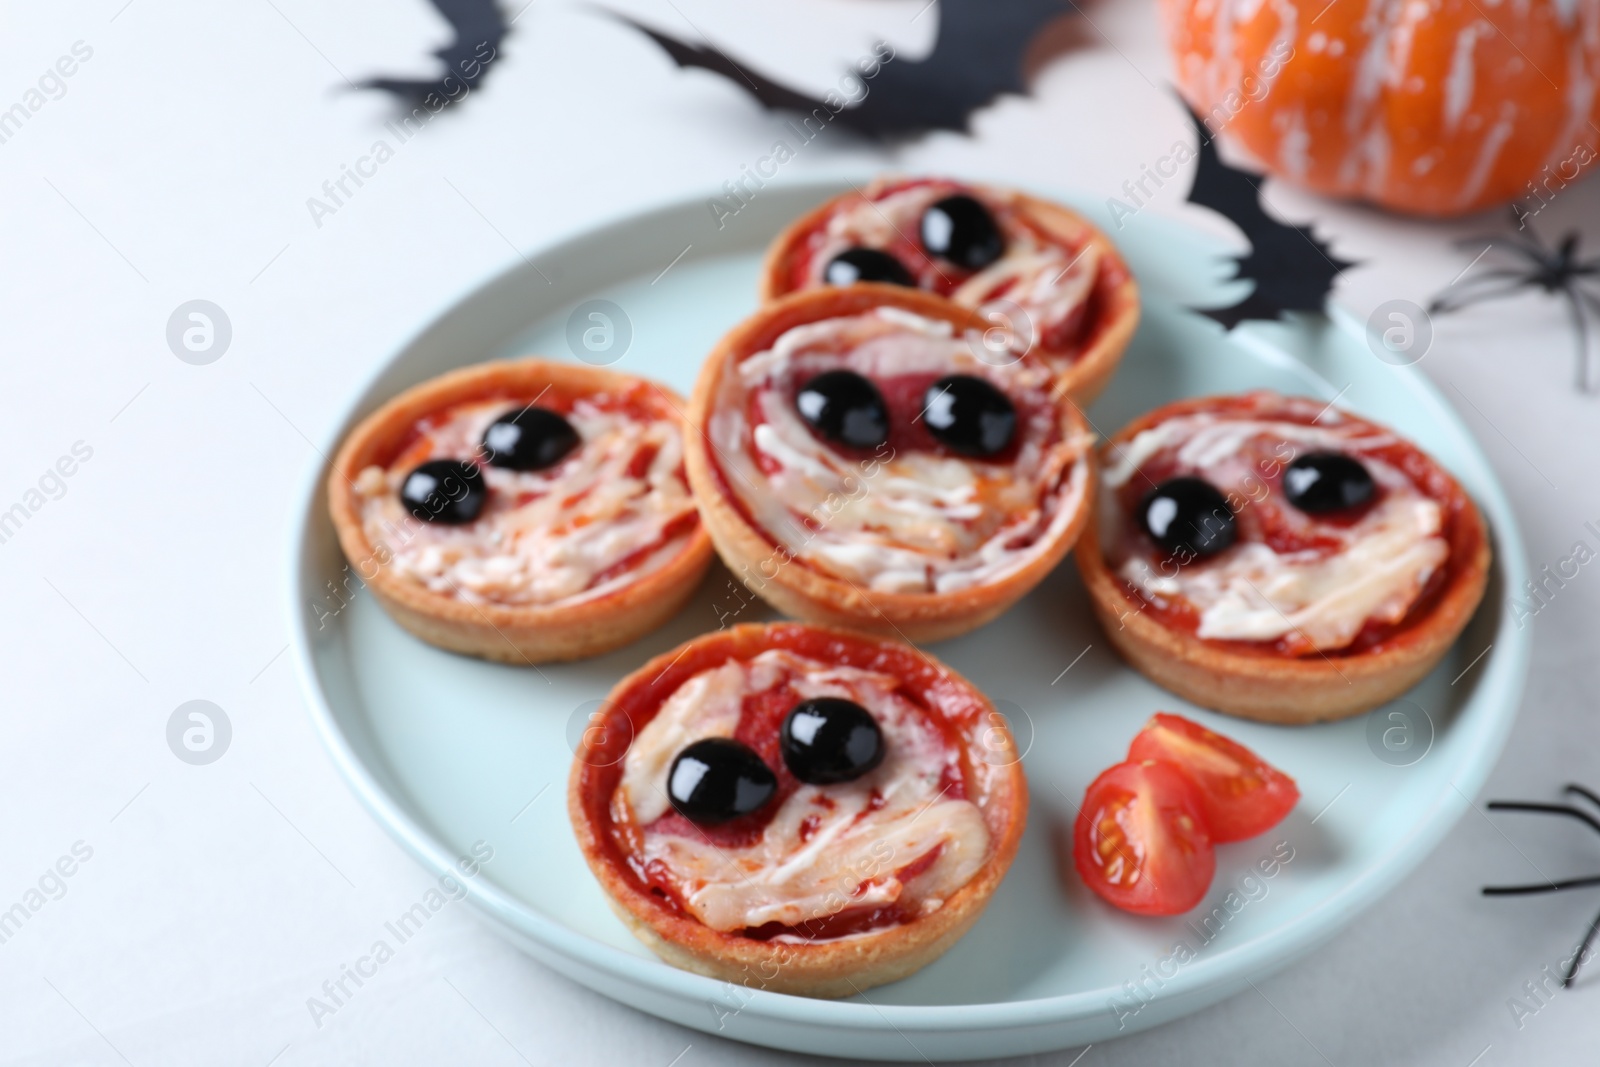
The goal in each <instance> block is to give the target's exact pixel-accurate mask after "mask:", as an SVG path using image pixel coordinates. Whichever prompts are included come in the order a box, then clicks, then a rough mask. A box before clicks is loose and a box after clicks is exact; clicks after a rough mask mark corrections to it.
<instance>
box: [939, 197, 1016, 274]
mask: <svg viewBox="0 0 1600 1067" xmlns="http://www.w3.org/2000/svg"><path fill="white" fill-rule="evenodd" d="M922 247H923V248H925V249H927V250H928V254H929V255H931V256H938V257H940V258H941V259H948V260H949V261H950V262H952V263H954V264H955V265H956V266H958V267H965V268H967V269H968V270H982V269H983V268H985V267H987V266H988V265H989V264H991V263H993V262H994V261H995V260H997V259H999V258H1000V257H1001V256H1003V255H1005V251H1006V239H1005V237H1004V236H1003V235H1002V234H1001V233H1000V225H999V223H997V222H995V221H994V216H993V215H991V214H989V209H988V208H986V207H984V206H983V205H982V204H980V203H978V202H977V201H976V200H974V199H973V198H972V197H970V196H967V195H965V194H958V195H956V196H947V197H945V198H944V199H943V200H940V201H939V202H938V203H936V204H933V205H931V206H930V207H929V208H928V210H926V211H924V212H923V213H922Z"/></svg>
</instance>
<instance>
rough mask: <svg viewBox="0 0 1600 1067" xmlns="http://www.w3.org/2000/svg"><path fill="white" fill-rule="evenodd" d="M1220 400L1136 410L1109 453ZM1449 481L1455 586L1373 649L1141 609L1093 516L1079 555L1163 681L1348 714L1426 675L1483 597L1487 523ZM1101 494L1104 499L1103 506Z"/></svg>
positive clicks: (1227, 702)
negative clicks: (1247, 637) (1455, 508)
mask: <svg viewBox="0 0 1600 1067" xmlns="http://www.w3.org/2000/svg"><path fill="white" fill-rule="evenodd" d="M1213 399H1216V398H1201V399H1197V400H1185V401H1179V402H1177V403H1175V404H1169V405H1167V406H1165V407H1162V408H1158V409H1157V410H1155V411H1151V412H1148V413H1146V414H1145V415H1143V416H1141V417H1139V418H1138V419H1135V420H1134V421H1133V422H1131V423H1129V424H1128V425H1127V426H1125V427H1123V428H1122V429H1121V430H1120V431H1118V432H1117V433H1116V434H1114V435H1113V436H1112V437H1111V438H1110V439H1109V440H1107V441H1106V442H1105V443H1104V444H1103V445H1102V446H1101V448H1100V450H1099V452H1100V456H1101V458H1102V461H1104V459H1105V457H1107V456H1109V455H1111V454H1113V452H1114V450H1115V449H1117V448H1118V447H1119V446H1120V445H1123V444H1126V443H1127V442H1128V441H1130V440H1131V439H1132V438H1133V437H1134V436H1135V435H1136V434H1138V433H1139V432H1140V431H1141V430H1144V429H1147V428H1149V427H1151V426H1154V425H1156V424H1157V423H1159V422H1162V421H1164V420H1166V419H1167V418H1170V417H1172V416H1174V415H1178V414H1183V413H1186V412H1189V411H1194V410H1201V409H1202V408H1203V405H1205V404H1207V403H1209V402H1210V401H1211V400H1213ZM1350 417H1351V418H1354V416H1350ZM1359 421H1362V422H1366V420H1359ZM1368 425H1374V424H1371V423H1368ZM1396 436H1398V435H1396ZM1402 440H1403V438H1402ZM1413 447H1415V446H1413ZM1446 477H1447V478H1448V475H1447V474H1446ZM1450 485H1451V486H1453V487H1454V488H1455V489H1456V491H1457V492H1458V493H1459V494H1460V499H1461V500H1462V501H1463V503H1464V507H1462V508H1461V509H1460V511H1459V512H1458V513H1457V515H1456V521H1458V522H1459V523H1461V524H1462V526H1461V528H1460V540H1461V542H1462V543H1464V544H1466V545H1467V546H1469V547H1468V550H1467V553H1466V555H1465V557H1464V558H1452V559H1451V560H1450V561H1449V565H1450V571H1449V577H1448V580H1447V583H1446V585H1445V586H1444V588H1443V589H1442V590H1441V591H1440V592H1439V594H1438V595H1437V596H1436V597H1434V598H1432V599H1431V601H1430V603H1428V604H1427V605H1425V606H1423V607H1422V608H1421V609H1420V612H1414V615H1415V617H1412V616H1408V617H1407V619H1406V620H1405V622H1404V624H1403V625H1402V627H1401V628H1400V629H1399V630H1398V631H1397V632H1396V633H1395V634H1394V635H1393V636H1392V637H1390V638H1388V639H1386V640H1384V641H1383V642H1382V643H1380V644H1379V645H1378V646H1377V647H1376V648H1373V649H1369V650H1364V651H1357V652H1352V653H1330V654H1326V655H1324V654H1318V653H1315V652H1312V653H1310V654H1306V655H1300V656H1292V655H1288V654H1284V653H1280V652H1277V651H1275V650H1273V649H1270V648H1263V649H1260V650H1257V649H1252V648H1248V647H1242V646H1241V645H1239V644H1238V643H1234V642H1218V641H1211V640H1205V639H1202V638H1199V637H1196V636H1195V635H1193V634H1191V633H1186V632H1183V631H1181V630H1177V629H1174V628H1173V627H1170V626H1168V625H1166V624H1165V623H1164V622H1162V621H1161V620H1160V619H1159V618H1158V617H1157V616H1156V614H1155V613H1153V612H1149V611H1145V610H1142V607H1143V603H1142V601H1141V599H1140V598H1139V597H1138V596H1137V595H1136V594H1135V593H1134V592H1133V591H1131V590H1130V589H1129V588H1128V587H1127V584H1126V583H1125V582H1124V581H1123V579H1121V578H1120V577H1118V576H1117V575H1116V574H1115V573H1113V572H1112V570H1111V569H1110V567H1109V566H1108V565H1107V563H1106V559H1105V554H1104V552H1103V549H1102V546H1101V545H1100V523H1099V522H1098V521H1094V522H1090V523H1089V524H1088V528H1087V529H1086V530H1085V531H1084V534H1083V536H1082V537H1081V538H1080V539H1079V541H1078V545H1077V551H1076V552H1075V553H1074V554H1075V556H1076V559H1077V565H1078V572H1079V574H1080V575H1081V576H1082V578H1083V584H1084V587H1085V588H1086V589H1087V590H1088V593H1089V600H1090V602H1091V604H1092V605H1093V607H1094V612H1095V616H1096V617H1097V618H1098V619H1099V621H1100V625H1101V627H1102V628H1103V629H1104V630H1105V632H1106V636H1107V637H1108V638H1109V639H1110V641H1111V644H1112V646H1113V647H1114V648H1116V649H1117V651H1118V652H1120V653H1121V654H1122V656H1123V658H1124V659H1126V660H1127V661H1128V662H1129V663H1130V664H1131V665H1132V666H1133V667H1134V668H1135V669H1136V670H1138V671H1139V672H1140V673H1141V674H1143V675H1144V676H1145V677H1147V678H1149V679H1150V680H1151V681H1153V682H1155V683H1156V684H1157V685H1159V686H1161V687H1163V688H1165V689H1169V690H1171V691H1172V692H1174V693H1176V694H1178V695H1179V696H1181V697H1183V698H1184V699H1186V700H1189V701H1191V702H1193V703H1195V704H1198V705H1200V706H1201V707H1205V708H1211V709H1213V710H1216V711H1221V712H1226V713H1227V714H1230V715H1237V716H1239V717H1240V718H1245V719H1255V720H1258V721H1260V722H1271V723H1280V724H1288V725H1302V724H1306V723H1314V722H1322V721H1326V720H1331V719H1342V718H1348V717H1349V716H1352V715H1358V714H1360V713H1362V712H1365V711H1370V710H1371V709H1372V708H1375V707H1377V706H1379V705H1381V704H1383V703H1386V702H1387V701H1390V700H1393V699H1394V698H1395V697H1397V696H1399V695H1401V694H1402V693H1404V692H1406V691H1407V690H1408V689H1410V688H1411V687H1412V686H1414V685H1416V684H1417V683H1418V682H1419V681H1421V680H1422V679H1423V678H1424V677H1425V676H1426V675H1427V674H1428V672H1429V671H1431V670H1433V668H1434V667H1435V666H1436V665H1437V664H1438V662H1439V661H1440V660H1441V659H1442V658H1443V657H1444V655H1445V653H1446V652H1447V651H1449V649H1450V646H1451V645H1453V644H1454V643H1455V641H1456V638H1457V637H1459V636H1460V635H1461V631H1462V630H1463V629H1465V627H1466V625H1467V623H1468V622H1469V621H1470V620H1471V618H1472V615H1473V612H1475V611H1476V610H1477V607H1478V604H1479V602H1480V601H1481V600H1482V599H1483V594H1484V589H1485V587H1486V585H1487V582H1488V575H1489V564H1490V548H1489V539H1488V536H1487V531H1486V528H1485V526H1484V523H1483V518H1482V516H1481V514H1480V513H1479V511H1478V509H1477V506H1476V505H1475V504H1474V503H1473V502H1472V500H1471V498H1470V497H1468V496H1467V495H1466V494H1465V492H1463V491H1461V490H1460V487H1459V485H1458V484H1457V483H1456V482H1455V481H1454V479H1450ZM1101 503H1102V501H1101V500H1099V499H1098V498H1097V501H1096V507H1097V508H1098V507H1099V506H1101ZM1454 552H1455V550H1454V549H1452V553H1453V554H1454Z"/></svg>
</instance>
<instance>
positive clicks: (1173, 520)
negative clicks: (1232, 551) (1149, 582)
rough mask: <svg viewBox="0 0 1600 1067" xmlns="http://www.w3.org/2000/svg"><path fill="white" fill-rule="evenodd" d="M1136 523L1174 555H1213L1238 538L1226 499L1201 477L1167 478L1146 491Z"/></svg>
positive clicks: (1140, 503) (1201, 556)
mask: <svg viewBox="0 0 1600 1067" xmlns="http://www.w3.org/2000/svg"><path fill="white" fill-rule="evenodd" d="M1139 523H1140V525H1142V526H1143V527H1144V532H1145V533H1147V534H1149V535H1150V538H1151V540H1153V541H1155V543H1156V544H1158V545H1160V546H1161V547H1162V548H1163V549H1165V550H1166V551H1167V552H1170V553H1173V554H1174V555H1186V556H1194V557H1199V558H1204V557H1206V556H1215V555H1216V554H1217V553H1218V552H1221V551H1222V550H1224V549H1226V548H1227V547H1228V546H1230V545H1232V544H1233V542H1234V539H1235V538H1236V537H1238V536H1239V526H1238V522H1237V520H1235V519H1234V517H1233V509H1232V508H1230V507H1228V501H1227V499H1226V498H1225V497H1223V495H1222V493H1221V492H1219V491H1218V489H1217V487H1216V486H1214V485H1212V484H1211V483H1210V482H1208V481H1205V480H1204V479H1201V478H1170V479H1168V480H1167V481H1164V482H1162V483H1161V484H1160V485H1158V486H1156V487H1155V488H1154V489H1152V490H1150V491H1149V492H1148V493H1146V494H1145V495H1144V499H1143V500H1141V501H1140V502H1139Z"/></svg>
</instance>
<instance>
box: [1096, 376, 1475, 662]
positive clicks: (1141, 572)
mask: <svg viewBox="0 0 1600 1067" xmlns="http://www.w3.org/2000/svg"><path fill="white" fill-rule="evenodd" d="M1313 407H1314V405H1313ZM1257 439H1265V440H1266V441H1270V442H1272V447H1271V448H1270V449H1269V452H1270V454H1271V456H1272V457H1273V458H1272V459H1271V460H1269V461H1268V463H1269V465H1270V464H1277V465H1279V466H1282V465H1286V464H1287V463H1288V462H1289V461H1290V460H1292V459H1293V458H1294V457H1295V456H1297V455H1304V454H1307V453H1310V452H1318V451H1339V452H1349V453H1352V454H1356V455H1358V458H1359V459H1360V460H1361V462H1362V464H1363V465H1364V466H1365V467H1366V468H1367V471H1368V473H1370V474H1371V475H1372V477H1373V480H1374V481H1375V482H1376V483H1377V484H1378V487H1379V490H1380V493H1381V494H1382V499H1381V500H1379V501H1378V503H1376V504H1374V505H1372V506H1371V507H1370V509H1369V510H1368V511H1367V512H1366V514H1364V515H1363V516H1362V517H1361V518H1360V519H1359V520H1358V521H1356V522H1354V523H1352V524H1350V525H1338V524H1332V523H1326V522H1319V521H1318V520H1317V518H1316V516H1313V515H1307V514H1305V513H1304V512H1301V511H1299V510H1298V509H1297V508H1295V507H1293V506H1292V505H1290V504H1289V503H1288V502H1287V501H1283V500H1278V501H1276V503H1277V505H1278V506H1279V507H1280V508H1281V511H1282V516H1283V519H1284V520H1285V521H1286V522H1287V523H1288V524H1289V526H1290V529H1291V531H1292V532H1295V533H1309V532H1315V533H1316V534H1317V535H1319V536H1321V537H1326V538H1332V539H1333V540H1334V541H1335V542H1336V547H1333V548H1318V549H1307V550H1303V551H1295V552H1285V553H1279V552H1275V551H1274V550H1273V549H1272V548H1271V547H1269V546H1268V545H1266V544H1264V543H1262V542H1261V541H1259V540H1250V539H1248V538H1247V537H1246V531H1247V530H1248V529H1249V528H1250V525H1251V523H1250V518H1249V515H1248V511H1249V509H1250V507H1251V506H1253V505H1252V501H1253V500H1260V499H1261V496H1262V495H1263V494H1264V493H1265V492H1267V485H1268V478H1267V477H1266V476H1265V472H1263V471H1261V470H1259V469H1258V467H1259V465H1260V461H1259V460H1252V459H1251V458H1250V457H1249V456H1247V455H1246V454H1245V453H1244V451H1243V450H1244V448H1245V446H1246V445H1247V444H1248V443H1250V442H1252V441H1255V440H1257ZM1393 440H1394V439H1393V438H1392V437H1390V436H1388V435H1386V434H1382V433H1376V432H1373V431H1372V430H1370V429H1368V428H1364V427H1361V426H1357V425H1355V424H1353V423H1350V422H1348V421H1346V420H1343V419H1342V418H1340V417H1339V416H1338V415H1337V414H1333V413H1330V415H1329V417H1328V418H1327V423H1326V424H1325V425H1317V426H1310V425H1305V424H1302V423H1298V422H1291V421H1277V420H1272V419H1251V418H1237V417H1226V416H1219V415H1215V414H1209V413H1198V414H1193V415H1184V416H1179V417H1176V418H1172V419H1168V420H1166V421H1165V422H1162V423H1160V424H1158V425H1156V426H1153V427H1151V428H1149V429H1147V430H1144V431H1143V432H1141V433H1139V434H1137V435H1135V436H1134V438H1133V439H1132V440H1131V441H1130V442H1128V443H1127V444H1126V445H1122V446H1120V447H1115V448H1113V449H1112V450H1111V461H1110V462H1109V463H1108V464H1107V466H1106V470H1105V472H1104V476H1103V484H1104V487H1105V488H1104V490H1103V500H1102V507H1101V509H1100V514H1101V523H1102V529H1101V538H1102V542H1103V543H1104V544H1105V545H1107V546H1108V551H1111V552H1114V551H1115V548H1114V547H1113V546H1119V545H1126V544H1127V543H1128V539H1129V537H1130V536H1131V534H1130V531H1129V530H1128V529H1127V527H1126V523H1127V522H1128V521H1129V520H1128V518H1127V517H1126V516H1124V515H1123V514H1122V511H1121V508H1119V507H1118V506H1116V504H1115V503H1114V501H1113V492H1114V490H1116V489H1117V488H1118V487H1120V486H1122V485H1124V484H1126V483H1127V482H1128V481H1129V480H1130V479H1131V478H1133V477H1135V476H1136V475H1137V472H1138V471H1139V470H1140V468H1141V467H1143V466H1144V464H1145V463H1146V462H1148V461H1149V460H1150V459H1151V458H1152V457H1154V456H1155V455H1157V454H1158V453H1162V452H1166V451H1169V450H1170V451H1172V452H1173V454H1174V456H1175V458H1176V461H1177V463H1178V465H1179V467H1180V469H1181V470H1183V471H1184V472H1186V473H1192V474H1194V475H1196V476H1198V477H1202V478H1204V479H1206V480H1207V481H1209V482H1210V483H1212V484H1213V485H1215V486H1216V487H1217V488H1218V489H1220V490H1221V491H1222V492H1223V493H1224V494H1225V495H1226V494H1230V493H1232V494H1234V499H1235V500H1236V501H1238V502H1239V505H1240V506H1239V507H1238V508H1237V510H1238V511H1239V513H1240V516H1239V529H1240V534H1241V540H1240V542H1239V543H1238V544H1236V545H1235V546H1234V547H1233V548H1231V549H1228V550H1227V551H1225V552H1223V553H1222V554H1221V555H1219V556H1216V557H1213V558H1211V559H1207V560H1198V561H1193V562H1189V563H1185V564H1182V565H1181V566H1180V565H1179V564H1177V563H1176V562H1173V561H1170V560H1155V561H1152V560H1148V559H1145V558H1142V557H1141V556H1140V555H1138V554H1137V553H1134V554H1129V555H1128V556H1127V558H1125V559H1122V560H1121V561H1120V563H1117V564H1115V567H1116V571H1117V573H1118V574H1119V575H1121V577H1123V578H1124V579H1126V580H1127V581H1128V582H1130V583H1131V584H1132V585H1133V586H1134V588H1136V589H1137V590H1139V592H1140V593H1142V594H1143V595H1144V596H1146V597H1147V598H1149V599H1152V600H1158V601H1159V600H1172V599H1174V598H1181V599H1183V600H1186V601H1188V602H1189V603H1190V604H1192V605H1193V606H1194V607H1195V608H1196V609H1197V610H1198V611H1199V613H1200V625H1199V628H1198V630H1197V631H1196V633H1197V635H1198V636H1200V637H1202V638H1209V639H1217V640H1235V641H1275V640H1278V639H1280V638H1284V637H1287V636H1290V635H1293V636H1295V637H1297V638H1299V639H1301V640H1303V641H1305V642H1308V643H1309V644H1310V645H1311V646H1312V647H1313V648H1315V649H1317V650H1319V651H1330V650H1334V649H1340V648H1344V647H1345V646H1346V645H1348V644H1350V642H1351V641H1353V640H1354V639H1355V637H1356V635H1357V634H1358V633H1360V631H1361V629H1362V627H1364V626H1365V625H1366V624H1367V623H1368V622H1369V621H1376V622H1385V623H1394V622H1398V621H1400V620H1401V619H1402V618H1404V617H1405V614H1406V612H1407V611H1409V610H1410V608H1411V605H1412V604H1413V603H1415V602H1416V599H1417V597H1418V596H1419V595H1420V594H1421V592H1422V589H1423V586H1424V585H1425V584H1426V583H1427V581H1428V579H1429V577H1430V576H1432V574H1433V573H1434V571H1435V570H1436V569H1437V568H1438V567H1439V566H1440V565H1442V564H1443V563H1444V561H1445V559H1446V558H1447V557H1448V555H1449V551H1450V549H1449V544H1448V542H1446V541H1445V539H1444V538H1443V537H1442V536H1441V530H1442V525H1443V513H1442V510H1441V508H1440V506H1439V504H1438V502H1437V501H1435V500H1433V499H1431V498H1430V497H1428V496H1427V495H1426V494H1424V493H1423V492H1422V491H1421V490H1420V489H1419V488H1418V487H1417V486H1416V485H1415V484H1413V482H1412V481H1411V479H1410V478H1409V477H1407V475H1406V474H1405V473H1404V472H1402V471H1400V470H1399V469H1398V468H1396V467H1394V466H1392V465H1391V464H1388V463H1386V462H1384V461H1383V460H1381V459H1379V458H1377V457H1376V456H1374V455H1372V454H1371V452H1370V451H1367V450H1370V449H1375V448H1381V447H1383V446H1384V445H1387V444H1391V443H1393ZM1257 454H1258V455H1259V452H1258V453H1257Z"/></svg>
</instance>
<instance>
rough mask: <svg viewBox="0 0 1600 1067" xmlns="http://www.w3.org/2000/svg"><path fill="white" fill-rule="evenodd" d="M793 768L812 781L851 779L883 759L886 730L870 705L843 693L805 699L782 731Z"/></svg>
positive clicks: (787, 759)
mask: <svg viewBox="0 0 1600 1067" xmlns="http://www.w3.org/2000/svg"><path fill="white" fill-rule="evenodd" d="M778 741H779V744H780V745H781V747H782V749H783V762H784V764H785V765H786V766H787V767H788V768H789V772H790V773H791V774H793V775H794V776H795V777H796V778H798V779H800V780H801V781H802V782H808V783H810V784H811V785H836V784H838V783H839V782H853V781H855V780H856V779H857V778H860V777H861V776H862V775H863V774H866V773H867V772H868V771H870V770H872V769H873V768H874V767H876V766H877V765H878V764H880V763H882V762H883V749H884V744H883V731H882V730H880V729H879V728H878V723H877V720H875V719H874V718H873V717H872V716H871V714H869V713H868V711H867V709H866V708H863V707H862V706H861V705H860V704H857V703H855V702H854V701H850V700H844V699H842V698H840V697H814V698H812V699H811V700H802V701H801V702H800V703H798V704H796V705H795V706H794V710H793V711H791V712H789V716H788V718H786V719H784V720H783V727H782V728H781V730H780V731H779V733H778Z"/></svg>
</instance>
